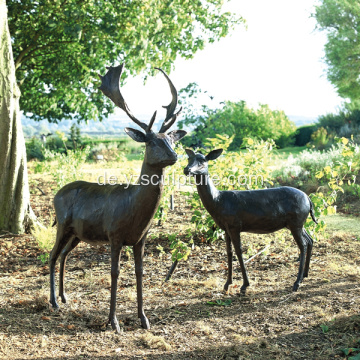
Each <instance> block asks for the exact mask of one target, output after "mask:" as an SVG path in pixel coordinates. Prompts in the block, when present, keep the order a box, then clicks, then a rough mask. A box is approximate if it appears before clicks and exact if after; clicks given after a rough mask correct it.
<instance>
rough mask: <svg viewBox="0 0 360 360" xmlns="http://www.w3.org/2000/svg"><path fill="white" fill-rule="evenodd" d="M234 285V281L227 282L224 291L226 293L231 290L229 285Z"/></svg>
mask: <svg viewBox="0 0 360 360" xmlns="http://www.w3.org/2000/svg"><path fill="white" fill-rule="evenodd" d="M231 284H232V281H227V282H226V283H225V285H224V290H225V291H228V290H229V285H231Z"/></svg>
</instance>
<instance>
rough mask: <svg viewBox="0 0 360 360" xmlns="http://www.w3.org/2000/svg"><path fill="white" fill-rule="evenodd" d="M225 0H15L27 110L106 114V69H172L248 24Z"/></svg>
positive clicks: (56, 116)
mask: <svg viewBox="0 0 360 360" xmlns="http://www.w3.org/2000/svg"><path fill="white" fill-rule="evenodd" d="M222 3H223V1H222V0H205V1H183V0H165V1H164V0H161V1H160V0H148V1H140V0H135V1H125V0H120V1H119V0H112V1H108V0H100V1H94V0H54V1H47V0H40V1H36V2H35V1H32V0H24V1H21V2H19V1H14V0H8V2H7V4H8V10H9V27H10V33H11V36H12V38H13V51H14V58H15V66H16V75H17V79H18V81H19V83H20V88H21V92H22V96H21V99H20V108H21V109H22V110H23V111H24V112H25V113H27V114H29V115H30V114H31V117H33V118H35V119H44V118H46V119H48V120H49V121H54V122H56V121H59V120H62V119H65V118H73V117H75V118H76V119H78V120H83V119H85V120H88V119H97V118H99V117H100V118H102V117H106V116H107V115H108V114H109V113H110V112H111V111H112V109H113V104H112V103H111V102H110V101H109V100H107V99H106V97H105V96H103V95H102V93H101V92H99V91H98V90H97V84H98V83H99V82H98V77H97V73H98V72H99V70H101V69H104V66H105V65H112V64H114V63H118V62H120V61H121V62H123V61H125V62H126V64H127V66H126V68H127V71H130V72H131V73H132V74H136V73H139V72H141V71H143V72H145V73H147V74H152V72H153V68H154V66H157V67H162V68H164V69H165V70H167V71H169V70H170V68H171V64H172V63H173V62H174V60H175V59H176V58H177V57H178V56H181V57H185V58H191V57H192V56H193V54H194V53H195V52H196V51H197V50H199V49H202V48H203V47H204V46H205V44H206V42H213V41H215V40H216V39H219V38H220V37H223V36H225V35H226V34H228V32H229V31H230V29H231V28H232V27H233V26H234V25H235V24H237V23H239V22H241V21H242V19H238V18H235V17H234V16H233V15H232V14H231V13H223V12H222V11H221V7H222Z"/></svg>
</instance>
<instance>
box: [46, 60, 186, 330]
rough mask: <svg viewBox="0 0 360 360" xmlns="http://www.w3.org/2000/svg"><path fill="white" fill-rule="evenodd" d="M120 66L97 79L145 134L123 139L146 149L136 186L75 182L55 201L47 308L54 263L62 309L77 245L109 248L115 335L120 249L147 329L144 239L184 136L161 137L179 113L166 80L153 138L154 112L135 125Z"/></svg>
mask: <svg viewBox="0 0 360 360" xmlns="http://www.w3.org/2000/svg"><path fill="white" fill-rule="evenodd" d="M122 70H123V65H120V66H117V67H110V68H109V70H108V72H107V73H106V75H105V76H103V77H102V76H100V78H101V82H102V84H101V87H100V89H101V90H102V92H103V93H104V94H105V95H106V96H107V97H109V98H110V99H111V100H112V101H113V102H114V104H115V105H117V106H118V107H120V108H121V109H123V110H124V111H125V112H126V114H127V115H128V116H129V117H130V118H131V119H132V120H133V121H134V122H135V123H136V124H137V125H139V126H140V127H141V128H142V129H143V130H144V131H145V132H142V131H139V130H135V129H131V128H126V129H125V131H126V133H127V134H128V135H129V136H130V137H131V138H132V139H133V140H135V141H137V142H143V143H145V145H146V149H145V156H144V161H143V164H142V168H141V175H140V177H139V180H138V183H137V184H135V185H128V184H127V185H126V186H125V185H121V184H116V185H110V184H106V185H100V184H98V183H89V182H85V181H75V182H72V183H70V184H67V185H65V186H64V187H63V188H61V189H60V190H59V191H58V193H57V194H56V196H55V198H54V206H55V212H56V220H57V234H56V243H55V245H54V247H53V249H52V251H51V254H50V303H51V304H52V306H53V307H54V308H58V307H59V305H58V304H57V301H56V296H55V263H56V260H57V258H58V256H59V255H61V261H60V286H59V296H60V297H61V300H62V302H64V303H66V295H65V292H64V271H65V263H66V258H67V256H68V254H69V253H70V251H71V250H73V249H74V248H75V247H76V246H77V245H78V244H79V242H80V241H84V242H87V243H89V244H91V245H94V244H104V243H109V244H110V247H111V300H110V314H109V320H108V323H111V326H112V328H113V329H114V330H116V331H117V332H118V333H119V332H120V327H119V323H118V320H117V318H116V313H115V309H116V291H117V281H118V276H119V270H120V267H119V260H120V252H121V248H122V247H123V246H129V245H130V246H133V249H134V260H135V273H136V286H137V300H138V317H139V318H140V320H141V325H142V327H143V328H145V329H149V328H150V324H149V321H148V319H147V317H146V316H145V313H144V309H143V296H142V276H143V256H144V244H145V238H146V234H147V232H148V230H149V228H150V225H151V221H152V219H153V217H154V214H155V212H156V210H157V208H158V205H159V202H160V198H161V194H162V191H163V182H162V180H163V175H164V168H165V167H166V166H169V165H173V164H175V162H176V161H177V155H176V153H175V152H174V150H173V145H174V143H175V142H176V141H178V140H180V139H181V138H182V137H183V136H185V135H186V132H185V131H183V130H175V131H171V132H169V133H167V134H166V131H167V130H168V129H169V128H170V127H171V126H172V125H173V124H174V123H175V121H176V118H177V116H178V115H179V113H180V111H181V109H180V110H179V111H178V112H176V113H175V108H176V105H177V91H176V89H175V87H174V85H173V84H172V82H171V80H170V79H169V78H168V76H167V75H166V74H165V73H164V72H163V71H162V70H161V69H158V70H160V71H161V72H162V73H163V74H164V76H165V77H166V79H167V81H168V83H169V86H170V90H171V93H172V101H171V103H170V104H169V105H168V106H164V107H165V108H166V110H167V112H166V118H165V120H164V122H163V124H162V126H161V129H160V131H159V132H158V133H154V132H153V131H152V130H151V128H152V125H153V123H154V121H155V117H156V112H155V113H154V115H153V117H152V118H151V120H150V123H149V125H147V124H145V123H143V122H141V121H139V120H138V119H136V118H135V116H134V115H133V114H132V113H131V112H130V110H129V108H128V107H127V104H126V102H125V101H124V98H123V97H122V95H121V93H120V88H119V80H120V76H121V73H122Z"/></svg>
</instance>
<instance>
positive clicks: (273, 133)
mask: <svg viewBox="0 0 360 360" xmlns="http://www.w3.org/2000/svg"><path fill="white" fill-rule="evenodd" d="M222 104H223V105H222V107H220V108H218V109H215V110H214V109H210V108H207V109H205V108H203V114H202V115H200V116H197V115H195V114H193V113H192V114H186V115H187V116H186V117H185V118H184V119H183V120H181V121H179V126H184V125H186V126H194V127H195V129H194V131H193V132H192V133H191V134H190V135H191V136H187V137H186V138H185V139H184V140H183V143H184V144H185V145H187V146H192V147H202V146H203V145H204V144H205V142H206V141H207V139H208V138H215V137H216V135H217V134H221V135H227V136H231V137H233V138H232V142H231V145H230V147H229V150H238V149H239V148H240V147H242V144H243V141H244V139H246V138H249V137H250V138H258V139H263V140H267V139H273V140H274V141H275V142H276V145H278V146H279V147H285V146H288V145H291V144H292V142H293V137H294V135H295V130H296V126H295V124H294V123H293V122H292V121H290V120H289V118H288V117H287V116H286V115H285V113H284V112H283V111H280V110H271V109H270V108H269V106H268V105H265V104H260V105H259V107H258V108H257V109H252V108H250V107H248V106H247V104H246V102H245V101H238V102H231V101H226V102H225V103H222Z"/></svg>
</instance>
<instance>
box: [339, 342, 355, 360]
mask: <svg viewBox="0 0 360 360" xmlns="http://www.w3.org/2000/svg"><path fill="white" fill-rule="evenodd" d="M354 345H355V346H357V347H348V348H344V349H341V351H342V352H343V353H344V355H345V356H350V355H354V356H350V357H349V358H348V359H349V360H360V340H358V341H357V342H356V344H355V343H354ZM356 353H357V354H356Z"/></svg>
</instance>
